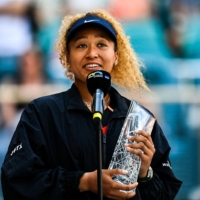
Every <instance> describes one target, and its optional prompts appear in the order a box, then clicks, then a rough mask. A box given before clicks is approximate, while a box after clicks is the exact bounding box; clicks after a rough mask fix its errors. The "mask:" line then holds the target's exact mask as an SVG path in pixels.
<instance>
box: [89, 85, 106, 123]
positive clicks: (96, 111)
mask: <svg viewBox="0 0 200 200" xmlns="http://www.w3.org/2000/svg"><path fill="white" fill-rule="evenodd" d="M93 96H94V98H93V101H92V112H93V119H95V118H100V120H102V115H103V111H104V102H103V97H104V93H103V91H102V90H101V89H98V88H97V89H96V92H95V93H94V95H93Z"/></svg>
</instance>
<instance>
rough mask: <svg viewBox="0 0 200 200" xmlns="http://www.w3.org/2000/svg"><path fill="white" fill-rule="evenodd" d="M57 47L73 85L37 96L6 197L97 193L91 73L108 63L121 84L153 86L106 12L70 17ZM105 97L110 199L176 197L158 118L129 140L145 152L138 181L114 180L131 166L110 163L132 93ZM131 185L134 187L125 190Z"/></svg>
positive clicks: (25, 118)
mask: <svg viewBox="0 0 200 200" xmlns="http://www.w3.org/2000/svg"><path fill="white" fill-rule="evenodd" d="M56 48H57V50H58V51H59V53H60V60H61V63H62V64H63V66H64V67H65V69H66V75H67V76H68V77H69V78H71V79H73V80H74V84H73V85H72V87H71V88H70V89H69V90H68V91H66V92H62V93H59V94H54V95H50V96H46V97H42V98H39V99H36V100H34V101H33V102H31V103H30V104H29V105H28V106H27V107H26V109H25V110H24V112H23V114H22V116H21V119H20V122H19V124H18V126H17V129H16V131H15V133H14V136H13V139H12V141H11V144H10V146H9V149H8V153H7V155H6V158H5V161H4V164H3V166H2V185H3V192H4V196H5V199H57V200H59V199H76V200H78V199H81V200H83V199H88V200H89V199H97V188H98V187H97V163H98V161H97V157H98V156H97V148H96V144H97V137H96V132H95V127H94V124H93V120H92V112H91V101H92V96H91V95H90V93H89V92H88V90H87V86H86V77H87V75H88V74H89V73H90V72H92V71H95V70H104V71H107V72H109V73H110V74H111V77H112V82H113V83H114V84H116V85H118V86H122V87H126V88H130V89H135V90H138V91H139V90H140V89H146V90H148V87H147V85H146V83H145V81H144V78H143V76H142V73H141V72H140V64H139V62H138V59H137V57H136V55H135V53H134V52H133V50H132V49H131V47H130V44H129V41H128V39H127V37H126V36H125V35H124V33H123V30H122V28H121V25H120V24H119V23H118V22H116V21H115V20H114V19H113V18H112V17H111V16H110V15H109V14H108V13H106V12H104V11H95V12H91V13H89V14H78V15H73V16H67V17H65V18H64V20H63V23H62V26H61V28H60V37H59V40H58V42H57V46H56ZM104 101H105V110H104V113H103V121H102V125H103V126H104V127H106V129H107V130H106V137H107V138H106V140H107V143H106V161H105V169H103V170H102V191H103V195H104V199H148V200H149V199H162V200H163V199H174V197H175V196H176V194H177V192H178V190H179V188H180V186H181V181H179V180H178V179H176V177H175V176H174V174H173V172H172V169H171V166H170V165H169V164H168V165H164V163H169V162H170V161H169V152H170V146H169V145H168V142H167V140H166V138H165V136H164V135H163V133H162V130H161V128H160V127H159V125H158V123H157V122H156V123H155V125H154V128H153V131H152V137H150V136H149V134H148V133H146V132H144V131H139V132H138V134H139V135H142V136H143V137H131V138H129V139H130V140H134V141H136V142H137V143H134V144H127V145H126V148H127V150H128V151H130V152H131V153H134V154H137V155H138V156H140V158H141V168H140V172H139V178H138V183H134V184H131V185H123V184H120V183H117V182H115V181H114V180H112V177H113V176H114V175H116V174H126V173H127V172H126V171H123V170H121V169H113V170H108V169H107V168H108V165H109V163H110V160H111V157H112V154H113V151H114V148H115V145H116V142H117V139H118V136H119V134H120V131H121V128H122V125H123V122H124V119H125V116H126V113H127V111H128V107H129V104H130V100H128V99H126V98H124V97H122V96H121V95H120V94H119V93H118V92H117V91H116V90H115V89H114V88H111V90H110V91H109V93H108V94H107V95H106V96H105V97H104ZM104 130H105V129H104ZM138 149H139V150H138ZM140 150H142V151H143V152H144V153H143V154H142V153H141V151H140ZM150 166H151V167H150ZM149 172H151V173H149ZM149 175H150V176H149ZM132 189H136V192H130V193H124V192H122V190H127V191H128V190H132Z"/></svg>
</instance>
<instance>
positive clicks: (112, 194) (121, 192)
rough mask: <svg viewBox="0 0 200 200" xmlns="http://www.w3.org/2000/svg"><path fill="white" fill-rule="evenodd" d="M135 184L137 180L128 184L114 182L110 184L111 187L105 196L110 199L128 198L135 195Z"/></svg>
mask: <svg viewBox="0 0 200 200" xmlns="http://www.w3.org/2000/svg"><path fill="white" fill-rule="evenodd" d="M137 185H138V183H137V182H136V183H134V184H130V185H124V184H121V183H117V182H115V183H114V184H113V185H112V186H110V187H111V188H110V190H109V191H108V193H107V194H105V196H106V197H108V198H111V199H130V198H131V197H133V196H135V190H136V187H137Z"/></svg>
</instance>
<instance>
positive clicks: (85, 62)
mask: <svg viewBox="0 0 200 200" xmlns="http://www.w3.org/2000/svg"><path fill="white" fill-rule="evenodd" d="M68 50H69V52H68V54H67V60H68V62H69V65H70V69H71V72H72V73H73V74H74V77H75V83H76V84H78V83H84V84H85V82H86V77H87V75H88V74H89V73H90V72H92V71H95V70H104V71H107V72H109V73H110V72H111V71H112V69H113V65H114V63H115V62H116V61H117V59H118V53H117V52H115V43H114V42H113V40H112V39H111V38H110V36H109V34H108V33H107V32H106V31H105V30H104V29H101V28H99V27H91V28H90V27H87V28H82V29H81V30H80V31H78V32H77V33H76V34H75V35H74V36H73V38H72V39H71V40H70V42H69V45H68Z"/></svg>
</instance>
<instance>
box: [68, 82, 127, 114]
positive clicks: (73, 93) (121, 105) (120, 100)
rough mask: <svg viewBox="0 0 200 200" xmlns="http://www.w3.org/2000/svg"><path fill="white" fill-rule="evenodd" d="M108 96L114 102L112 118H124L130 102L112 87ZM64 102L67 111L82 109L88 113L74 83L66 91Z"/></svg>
mask: <svg viewBox="0 0 200 200" xmlns="http://www.w3.org/2000/svg"><path fill="white" fill-rule="evenodd" d="M110 95H111V98H113V99H114V100H115V104H116V106H115V109H114V112H113V116H126V113H127V111H128V107H129V106H128V104H127V103H128V102H130V100H128V99H126V98H125V97H123V96H121V95H120V94H119V92H118V91H117V90H116V89H114V88H113V87H111V90H110ZM65 102H66V107H67V108H68V109H83V110H86V111H88V108H87V107H86V106H85V104H84V102H83V101H82V99H81V95H80V93H79V91H78V88H77V87H76V85H75V84H74V83H73V84H72V86H71V88H70V89H69V90H68V91H67V96H66V99H65Z"/></svg>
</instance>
